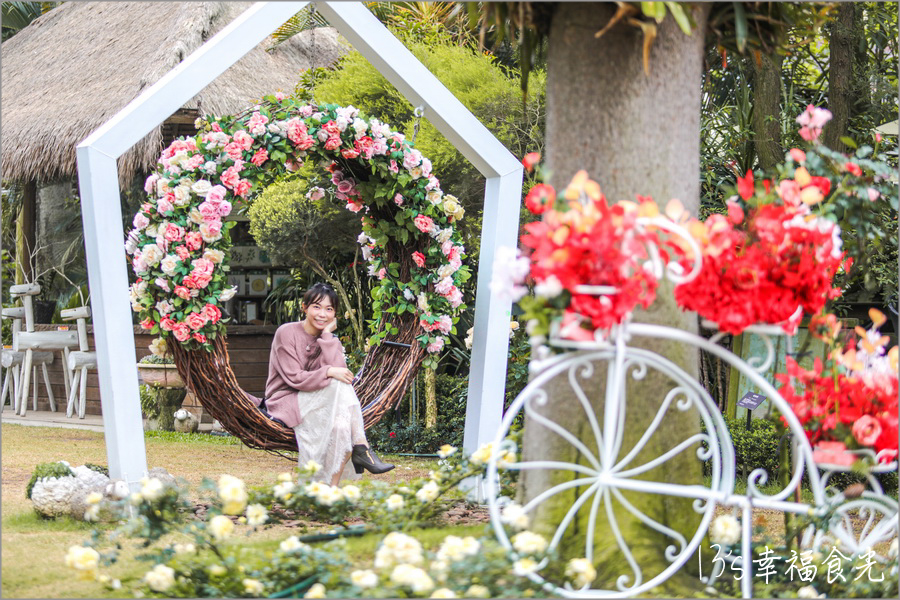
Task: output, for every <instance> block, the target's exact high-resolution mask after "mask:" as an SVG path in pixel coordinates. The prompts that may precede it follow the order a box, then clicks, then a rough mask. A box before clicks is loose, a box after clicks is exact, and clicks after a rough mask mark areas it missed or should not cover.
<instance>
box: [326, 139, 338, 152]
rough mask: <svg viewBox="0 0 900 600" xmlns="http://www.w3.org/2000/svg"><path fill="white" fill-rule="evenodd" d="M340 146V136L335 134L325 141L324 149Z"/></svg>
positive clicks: (333, 148) (335, 148)
mask: <svg viewBox="0 0 900 600" xmlns="http://www.w3.org/2000/svg"><path fill="white" fill-rule="evenodd" d="M340 147H341V138H340V137H338V136H336V135H334V136H331V137H329V138H328V139H327V140H326V141H325V149H326V150H337V149H338V148H340Z"/></svg>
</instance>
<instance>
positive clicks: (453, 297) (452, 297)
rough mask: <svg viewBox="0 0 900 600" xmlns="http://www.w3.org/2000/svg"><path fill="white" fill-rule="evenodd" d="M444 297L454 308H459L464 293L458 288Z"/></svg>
mask: <svg viewBox="0 0 900 600" xmlns="http://www.w3.org/2000/svg"><path fill="white" fill-rule="evenodd" d="M444 297H445V298H446V299H447V301H448V302H449V303H450V306H452V307H453V308H459V306H460V305H461V304H462V292H461V291H459V288H457V287H454V288H453V289H452V290H450V293H449V294H447V295H446V296H444Z"/></svg>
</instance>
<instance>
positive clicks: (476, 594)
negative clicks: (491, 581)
mask: <svg viewBox="0 0 900 600" xmlns="http://www.w3.org/2000/svg"><path fill="white" fill-rule="evenodd" d="M490 593H491V590H489V589H488V588H486V587H485V586H483V585H478V584H477V583H476V584H475V585H470V586H469V589H467V590H466V594H465V596H466V598H487V597H488V596H489V595H490Z"/></svg>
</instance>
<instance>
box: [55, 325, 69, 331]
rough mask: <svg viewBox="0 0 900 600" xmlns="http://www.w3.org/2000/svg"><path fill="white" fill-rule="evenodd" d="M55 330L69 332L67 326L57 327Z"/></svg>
mask: <svg viewBox="0 0 900 600" xmlns="http://www.w3.org/2000/svg"><path fill="white" fill-rule="evenodd" d="M56 330H57V331H68V330H69V326H68V325H58V326H57V327H56Z"/></svg>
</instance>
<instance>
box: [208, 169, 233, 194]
mask: <svg viewBox="0 0 900 600" xmlns="http://www.w3.org/2000/svg"><path fill="white" fill-rule="evenodd" d="M239 173H240V171H239V170H238V169H235V168H234V167H233V166H232V167H228V168H227V169H225V172H224V173H222V185H224V186H225V187H227V188H230V189H234V187H235V186H236V185H237V184H238V182H239V181H240V180H241V176H240V175H239ZM207 198H209V196H207Z"/></svg>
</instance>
